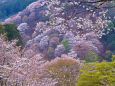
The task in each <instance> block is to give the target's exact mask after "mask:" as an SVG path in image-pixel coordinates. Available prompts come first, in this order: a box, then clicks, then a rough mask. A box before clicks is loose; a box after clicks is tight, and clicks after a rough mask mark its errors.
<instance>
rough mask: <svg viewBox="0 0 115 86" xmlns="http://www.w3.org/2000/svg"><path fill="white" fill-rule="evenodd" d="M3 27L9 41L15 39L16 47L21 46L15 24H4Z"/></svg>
mask: <svg viewBox="0 0 115 86" xmlns="http://www.w3.org/2000/svg"><path fill="white" fill-rule="evenodd" d="M4 27H5V32H6V33H7V37H8V40H9V41H11V40H14V39H17V40H18V42H17V45H18V46H19V45H23V42H22V40H21V36H20V33H19V31H18V30H17V26H16V25H15V24H5V25H4Z"/></svg>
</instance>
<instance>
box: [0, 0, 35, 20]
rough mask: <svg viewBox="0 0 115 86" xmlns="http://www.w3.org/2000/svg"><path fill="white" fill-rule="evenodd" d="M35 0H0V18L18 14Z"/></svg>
mask: <svg viewBox="0 0 115 86" xmlns="http://www.w3.org/2000/svg"><path fill="white" fill-rule="evenodd" d="M34 1H36V0H0V20H4V19H6V18H8V17H9V16H12V15H13V14H16V13H17V12H19V11H21V10H23V9H24V8H25V7H26V6H28V5H29V4H30V3H32V2H34Z"/></svg>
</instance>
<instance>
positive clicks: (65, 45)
mask: <svg viewBox="0 0 115 86" xmlns="http://www.w3.org/2000/svg"><path fill="white" fill-rule="evenodd" d="M68 41H69V39H64V40H62V41H61V44H63V45H64V47H65V49H66V51H67V52H68V51H69V50H70V48H69V44H68Z"/></svg>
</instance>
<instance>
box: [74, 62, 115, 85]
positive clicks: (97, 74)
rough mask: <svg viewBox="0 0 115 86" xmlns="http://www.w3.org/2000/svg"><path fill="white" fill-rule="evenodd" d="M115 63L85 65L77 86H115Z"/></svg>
mask: <svg viewBox="0 0 115 86" xmlns="http://www.w3.org/2000/svg"><path fill="white" fill-rule="evenodd" d="M114 68H115V61H113V62H106V61H103V62H101V63H100V62H92V63H85V64H84V66H83V68H82V70H81V74H80V76H79V78H78V79H77V84H76V86H114V85H115V70H114Z"/></svg>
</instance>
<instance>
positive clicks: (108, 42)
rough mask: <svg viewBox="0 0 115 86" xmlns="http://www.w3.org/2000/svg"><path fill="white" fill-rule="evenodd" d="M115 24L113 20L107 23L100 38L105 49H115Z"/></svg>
mask: <svg viewBox="0 0 115 86" xmlns="http://www.w3.org/2000/svg"><path fill="white" fill-rule="evenodd" d="M114 28H115V25H114V23H113V22H110V23H109V24H108V27H107V28H105V35H103V36H102V38H101V40H102V41H103V43H104V45H105V48H106V49H107V50H111V51H115V29H114ZM107 30H109V32H108V31H107Z"/></svg>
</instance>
